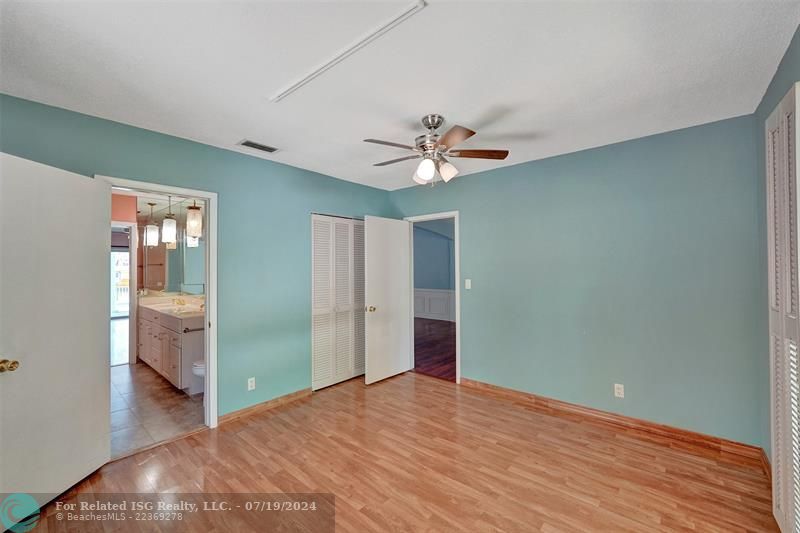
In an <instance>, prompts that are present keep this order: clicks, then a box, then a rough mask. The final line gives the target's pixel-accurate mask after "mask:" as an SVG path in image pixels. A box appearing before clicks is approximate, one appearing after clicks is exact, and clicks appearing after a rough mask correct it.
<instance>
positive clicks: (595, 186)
mask: <svg viewBox="0 0 800 533" xmlns="http://www.w3.org/2000/svg"><path fill="white" fill-rule="evenodd" d="M753 129H754V119H753V117H752V116H746V117H741V118H735V119H731V120H726V121H722V122H716V123H713V124H707V125H703V126H699V127H695V128H690V129H685V130H680V131H675V132H671V133H667V134H662V135H656V136H652V137H646V138H643V139H637V140H633V141H629V142H625V143H620V144H615V145H611V146H606V147H603V148H597V149H593V150H587V151H582V152H578V153H573V154H569V155H564V156H560V157H554V158H551V159H546V160H541V161H535V162H529V163H524V164H520V165H516V166H511V167H506V168H503V169H498V170H494V171H490V172H484V173H480V174H475V175H470V176H465V177H462V178H459V179H457V180H455V181H453V182H451V183H449V184H447V185H446V186H441V187H435V188H433V189H431V188H429V187H415V188H409V189H403V190H400V191H394V192H392V193H391V200H392V203H393V204H394V206H395V209H396V210H397V212H398V213H399V214H400V215H402V216H410V215H418V214H425V213H435V212H441V211H452V210H458V211H459V212H460V236H461V243H460V244H461V277H462V278H471V279H472V290H469V291H461V294H462V306H461V313H462V314H461V317H462V326H463V327H462V330H461V331H462V343H461V350H462V351H461V353H462V369H463V376H464V377H467V378H471V379H477V380H480V381H485V382H488V383H494V384H497V385H502V386H505V387H511V388H514V389H519V390H524V391H530V392H534V393H537V394H541V395H544V396H549V397H553V398H558V399H561V400H565V401H568V402H574V403H578V404H582V405H588V406H591V407H595V408H599V409H605V410H609V411H613V412H618V413H623V414H626V415H629V416H635V417H639V418H644V419H648V420H653V421H656V422H661V423H665V424H670V425H674V426H677V427H681V428H687V429H691V430H696V431H701V432H704V433H709V434H713V435H718V436H722V437H727V438H730V439H734V440H737V441H742V442H747V443H751V444H757V445H761V444H762V433H761V425H760V421H759V416H760V415H761V414H762V413H761V411H760V409H759V406H760V402H761V395H762V394H763V392H764V391H763V390H762V387H761V386H760V383H759V381H758V379H757V376H758V375H759V373H760V372H761V361H760V360H759V357H760V356H761V355H762V354H763V343H764V331H763V317H762V315H763V313H764V307H763V306H762V303H763V286H762V277H763V265H762V262H761V255H762V238H761V234H760V231H759V226H758V224H756V223H755V221H756V219H757V217H758V216H759V206H758V202H757V198H758V194H759V180H758V178H757V173H756V170H755V166H756V163H755V159H756V148H755V145H754V142H753V140H754V135H753ZM614 383H623V384H624V385H625V393H626V398H625V399H624V400H619V399H615V398H614V397H613V384H614Z"/></svg>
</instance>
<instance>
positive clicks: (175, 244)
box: [166, 241, 178, 250]
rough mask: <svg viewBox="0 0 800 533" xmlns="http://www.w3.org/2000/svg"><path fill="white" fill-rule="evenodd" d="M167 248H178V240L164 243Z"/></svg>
mask: <svg viewBox="0 0 800 533" xmlns="http://www.w3.org/2000/svg"><path fill="white" fill-rule="evenodd" d="M166 247H167V250H177V249H178V242H177V241H175V242H168V243H166Z"/></svg>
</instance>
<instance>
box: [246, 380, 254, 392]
mask: <svg viewBox="0 0 800 533" xmlns="http://www.w3.org/2000/svg"><path fill="white" fill-rule="evenodd" d="M247 390H256V378H247Z"/></svg>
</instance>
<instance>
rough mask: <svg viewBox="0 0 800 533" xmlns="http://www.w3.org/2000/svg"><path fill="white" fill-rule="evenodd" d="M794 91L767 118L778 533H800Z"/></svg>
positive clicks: (799, 277) (799, 276)
mask: <svg viewBox="0 0 800 533" xmlns="http://www.w3.org/2000/svg"><path fill="white" fill-rule="evenodd" d="M797 96H798V93H797V90H796V88H795V89H792V90H791V91H789V94H787V95H786V97H785V98H784V99H783V100H782V101H781V103H780V104H779V105H778V107H777V108H776V109H775V110H774V112H773V113H772V114H771V115H770V117H769V118H768V119H767V123H766V131H765V133H766V163H767V168H766V176H767V184H766V188H767V228H768V233H767V240H768V265H769V274H768V278H769V292H770V295H769V332H770V364H771V422H772V494H773V498H772V502H773V512H774V515H775V519H776V521H777V522H778V525H779V526H780V528H781V530H782V531H800V271H799V269H798V244H800V236H798V209H797V200H798V180H797V164H796V154H797V152H798V146H797V143H798V140H799V139H798V137H797V135H796V129H797V117H796V110H797Z"/></svg>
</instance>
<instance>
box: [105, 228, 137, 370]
mask: <svg viewBox="0 0 800 533" xmlns="http://www.w3.org/2000/svg"><path fill="white" fill-rule="evenodd" d="M130 246H131V226H130V225H123V224H121V223H113V222H112V224H111V253H110V255H109V257H110V261H109V267H110V269H111V270H110V280H111V283H110V286H109V298H110V301H111V317H110V319H111V332H110V333H111V336H110V339H111V350H110V352H111V354H110V355H111V357H110V359H111V360H110V362H111V366H117V365H125V364H128V362H129V361H130V335H129V331H130V305H131V290H132V288H131V253H130Z"/></svg>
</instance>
